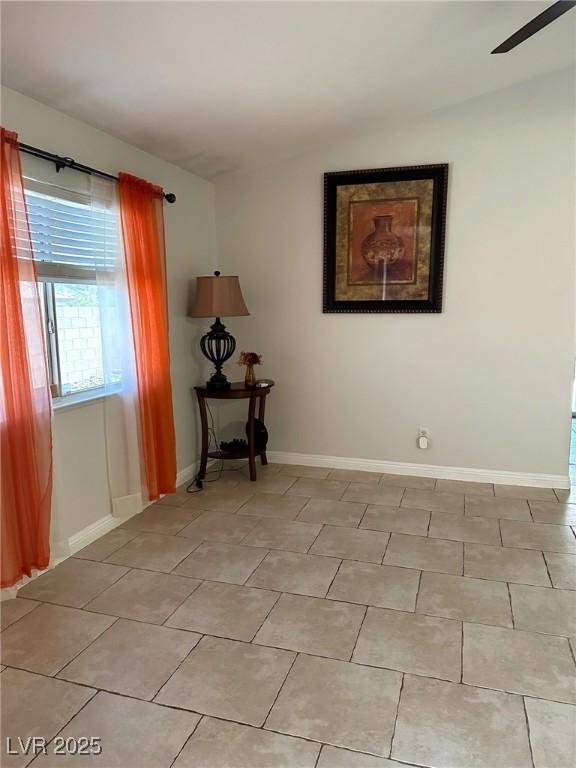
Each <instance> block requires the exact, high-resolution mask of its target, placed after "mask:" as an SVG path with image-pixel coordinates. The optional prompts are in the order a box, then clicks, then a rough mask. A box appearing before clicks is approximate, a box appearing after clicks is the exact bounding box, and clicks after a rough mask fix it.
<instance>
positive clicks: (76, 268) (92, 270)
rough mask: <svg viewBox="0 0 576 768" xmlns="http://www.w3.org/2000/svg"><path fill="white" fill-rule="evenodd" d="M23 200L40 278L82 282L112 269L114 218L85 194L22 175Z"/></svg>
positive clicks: (115, 253)
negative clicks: (26, 209)
mask: <svg viewBox="0 0 576 768" xmlns="http://www.w3.org/2000/svg"><path fill="white" fill-rule="evenodd" d="M25 186H26V205H27V208H28V221H29V227H30V234H31V237H32V248H33V251H34V259H35V261H36V263H37V273H38V278H39V279H40V280H50V281H52V282H58V281H60V282H63V281H65V282H75V281H79V282H88V281H95V280H96V270H98V271H99V273H100V277H102V275H103V274H104V275H105V274H106V272H107V271H108V270H110V272H112V270H113V269H114V266H115V263H116V259H117V256H118V249H119V237H118V221H117V216H116V215H115V213H114V211H113V210H112V209H111V207H107V206H106V205H104V204H102V205H100V204H98V205H94V204H93V202H92V201H91V199H90V197H89V195H85V194H82V193H80V192H72V191H70V190H64V189H61V188H58V187H54V186H53V185H51V184H45V183H43V182H38V181H35V180H32V179H26V182H25Z"/></svg>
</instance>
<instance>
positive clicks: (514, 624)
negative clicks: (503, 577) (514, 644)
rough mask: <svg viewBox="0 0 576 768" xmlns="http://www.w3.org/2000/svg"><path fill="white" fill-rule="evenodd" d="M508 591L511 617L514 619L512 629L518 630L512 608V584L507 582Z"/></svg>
mask: <svg viewBox="0 0 576 768" xmlns="http://www.w3.org/2000/svg"><path fill="white" fill-rule="evenodd" d="M506 590H507V592H508V603H509V605H510V616H511V617H512V629H516V619H515V618H514V609H513V608H512V592H511V591H510V583H509V582H508V581H507V582H506Z"/></svg>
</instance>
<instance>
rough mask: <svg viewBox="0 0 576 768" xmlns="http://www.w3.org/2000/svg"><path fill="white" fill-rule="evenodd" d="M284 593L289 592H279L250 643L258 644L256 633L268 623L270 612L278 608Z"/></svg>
mask: <svg viewBox="0 0 576 768" xmlns="http://www.w3.org/2000/svg"><path fill="white" fill-rule="evenodd" d="M263 591H272V590H263ZM284 594H287V593H285V592H279V593H278V596H277V597H276V600H274V602H273V603H272V605H271V606H270V609H269V611H268V613H267V614H266V616H264V618H263V619H262V621H261V622H260V625H259V627H258V628H257V630H256V632H254V634H253V635H252V637H251V638H250V640H248V643H250V644H253V645H258V643H255V642H254V640H255V639H256V635H257V634H258V632H260V630H261V629H262V627H263V626H264V624H266V621H267V620H268V617H269V616H270V614H271V613H272V611H273V610H274V608H276V606H277V605H278V603H279V602H280V600H281V599H282V595H284ZM288 594H289V593H288ZM229 639H230V640H232V639H235V638H229Z"/></svg>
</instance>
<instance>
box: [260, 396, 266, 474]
mask: <svg viewBox="0 0 576 768" xmlns="http://www.w3.org/2000/svg"><path fill="white" fill-rule="evenodd" d="M265 412H266V395H263V396H262V397H261V398H260V405H259V407H258V418H259V419H260V421H261V422H262V424H264V414H265ZM260 462H261V463H262V465H263V466H266V464H268V457H267V456H266V451H262V453H261V454H260Z"/></svg>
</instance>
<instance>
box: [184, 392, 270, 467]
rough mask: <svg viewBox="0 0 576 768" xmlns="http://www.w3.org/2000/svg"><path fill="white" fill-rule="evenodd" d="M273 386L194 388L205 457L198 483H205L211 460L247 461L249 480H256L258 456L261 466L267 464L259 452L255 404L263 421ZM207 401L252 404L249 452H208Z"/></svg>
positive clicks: (264, 456)
mask: <svg viewBox="0 0 576 768" xmlns="http://www.w3.org/2000/svg"><path fill="white" fill-rule="evenodd" d="M273 386H274V382H271V383H270V385H269V386H267V387H246V385H245V384H244V382H243V381H236V382H234V383H233V384H231V386H230V389H223V390H218V389H208V387H206V386H203V387H194V389H195V390H196V396H197V398H198V407H199V408H200V424H201V426H202V453H201V456H200V469H199V471H198V476H197V480H200V481H201V480H203V479H204V478H205V477H206V466H207V464H208V459H225V460H227V459H236V460H237V459H248V464H249V467H250V480H256V456H260V461H261V462H262V464H264V465H266V464H268V459H267V458H266V450H263V451H258V450H257V449H256V441H255V439H254V419H255V416H256V401H258V418H259V419H260V421H262V422H263V421H264V412H265V410H266V397H267V396H268V395H269V394H270V390H271V388H272V387H273ZM206 400H249V403H248V450H245V451H237V452H229V451H220V450H217V451H209V450H208V415H207V410H206Z"/></svg>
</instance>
